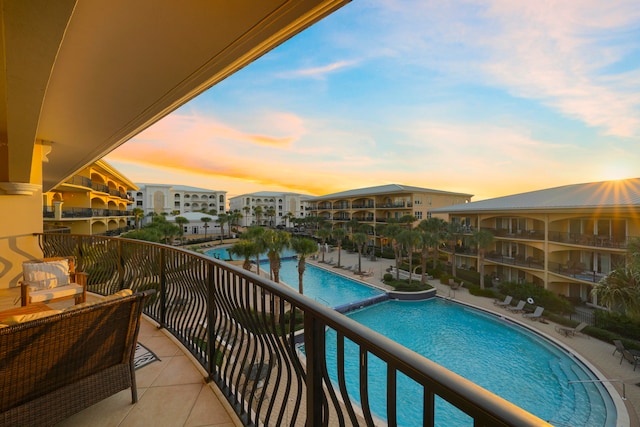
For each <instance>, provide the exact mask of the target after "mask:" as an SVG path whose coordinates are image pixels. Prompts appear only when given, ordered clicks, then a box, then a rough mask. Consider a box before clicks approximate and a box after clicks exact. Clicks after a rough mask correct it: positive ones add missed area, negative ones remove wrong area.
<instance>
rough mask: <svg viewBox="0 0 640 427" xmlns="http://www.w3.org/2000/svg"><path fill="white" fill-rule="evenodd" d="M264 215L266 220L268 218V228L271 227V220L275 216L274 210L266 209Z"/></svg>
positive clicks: (271, 208)
mask: <svg viewBox="0 0 640 427" xmlns="http://www.w3.org/2000/svg"><path fill="white" fill-rule="evenodd" d="M265 215H267V218H269V227H273V226H274V224H273V221H274V220H273V219H274V217H275V216H276V210H275V208H273V207H268V208H267V211H266V212H265Z"/></svg>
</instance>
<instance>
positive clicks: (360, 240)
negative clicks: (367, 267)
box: [353, 231, 369, 273]
mask: <svg viewBox="0 0 640 427" xmlns="http://www.w3.org/2000/svg"><path fill="white" fill-rule="evenodd" d="M367 241H369V238H368V237H367V235H366V234H364V233H362V232H360V231H359V232H357V233H354V234H353V243H354V244H355V245H356V249H357V250H358V273H362V251H363V250H364V245H366V244H367Z"/></svg>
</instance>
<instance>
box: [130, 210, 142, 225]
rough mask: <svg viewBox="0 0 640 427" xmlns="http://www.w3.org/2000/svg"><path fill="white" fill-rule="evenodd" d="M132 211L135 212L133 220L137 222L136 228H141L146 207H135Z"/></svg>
mask: <svg viewBox="0 0 640 427" xmlns="http://www.w3.org/2000/svg"><path fill="white" fill-rule="evenodd" d="M131 213H132V214H133V220H134V221H135V224H136V230H140V222H141V221H142V218H143V217H144V209H141V208H133V210H132V211H131Z"/></svg>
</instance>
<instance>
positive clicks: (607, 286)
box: [591, 264, 640, 318]
mask: <svg viewBox="0 0 640 427" xmlns="http://www.w3.org/2000/svg"><path fill="white" fill-rule="evenodd" d="M591 295H593V296H595V297H596V298H597V300H598V304H600V305H603V306H605V307H607V308H608V309H609V310H618V311H620V312H622V313H624V314H626V315H628V316H629V317H633V318H640V269H638V268H637V267H636V266H635V265H633V264H628V265H625V266H624V267H620V268H617V269H615V270H612V271H611V272H610V273H609V274H608V275H607V276H605V277H604V278H603V279H602V280H600V282H599V283H596V284H595V285H594V286H593V289H592V290H591Z"/></svg>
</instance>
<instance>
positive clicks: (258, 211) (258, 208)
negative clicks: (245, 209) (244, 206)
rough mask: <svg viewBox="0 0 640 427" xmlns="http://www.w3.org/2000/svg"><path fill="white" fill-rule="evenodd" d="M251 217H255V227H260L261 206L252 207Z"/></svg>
mask: <svg viewBox="0 0 640 427" xmlns="http://www.w3.org/2000/svg"><path fill="white" fill-rule="evenodd" d="M253 215H254V216H255V217H256V225H260V217H261V216H262V206H254V207H253Z"/></svg>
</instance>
